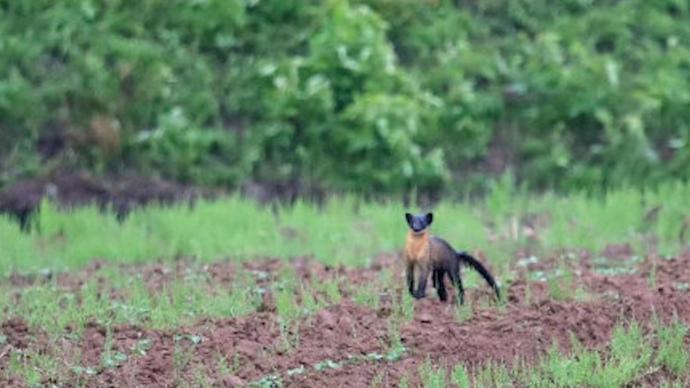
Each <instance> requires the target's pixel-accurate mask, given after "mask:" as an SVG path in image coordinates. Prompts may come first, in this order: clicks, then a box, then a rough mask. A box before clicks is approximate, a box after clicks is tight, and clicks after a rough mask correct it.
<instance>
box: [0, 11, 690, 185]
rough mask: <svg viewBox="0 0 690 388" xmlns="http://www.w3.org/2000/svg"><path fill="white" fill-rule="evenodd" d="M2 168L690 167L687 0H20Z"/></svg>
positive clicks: (576, 175) (192, 177) (615, 179)
mask: <svg viewBox="0 0 690 388" xmlns="http://www.w3.org/2000/svg"><path fill="white" fill-rule="evenodd" d="M0 35H2V37H3V39H2V41H1V42H0V184H3V183H8V182H11V181H12V180H14V179H16V178H17V177H21V176H25V175H31V174H35V173H38V172H40V171H42V170H43V169H45V168H46V167H45V166H50V165H52V164H62V165H64V164H67V165H72V166H87V167H88V168H91V169H93V170H94V171H96V172H109V171H110V172H112V171H119V170H122V169H133V170H137V171H142V172H144V173H151V174H160V175H162V176H164V177H166V178H168V179H173V180H178V181H183V182H191V183H197V184H206V185H225V186H228V187H237V186H238V185H240V184H242V183H244V182H250V181H253V182H286V183H290V182H293V183H294V182H297V183H296V184H306V185H320V186H322V187H324V188H327V189H330V190H348V191H349V190H355V191H358V192H364V193H400V192H405V191H409V190H411V189H418V190H423V191H440V190H449V191H451V192H466V191H468V190H477V189H479V190H481V189H483V188H485V187H486V185H487V183H488V182H489V179H487V175H488V176H489V177H491V176H497V175H500V174H502V173H504V172H506V171H511V172H512V173H514V175H515V178H516V182H517V183H520V184H524V185H526V186H528V187H531V188H535V189H556V190H570V189H582V188H592V187H595V188H600V187H611V186H620V185H630V184H634V185H638V184H639V185H643V184H644V185H646V184H655V183H658V182H660V181H662V180H665V179H669V178H688V176H689V175H690V168H688V166H690V152H689V151H690V145H689V144H688V140H690V139H689V137H690V127H689V126H690V109H688V107H689V106H690V45H689V44H688V43H689V42H690V3H688V2H687V1H684V0H630V1H625V2H620V1H611V0H564V1H558V2H553V1H547V0H529V1H528V0H487V1H481V2H478V1H467V0H464V1H463V0H461V1H444V0H426V1H419V0H352V1H349V2H348V1H343V0H329V1H316V0H299V1H297V0H193V1H189V0H185V1H183V0H152V1H132V0H111V1H95V0H91V1H90V0H79V1H78V0H74V1H54V0H23V1H10V0H0Z"/></svg>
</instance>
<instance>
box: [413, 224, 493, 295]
mask: <svg viewBox="0 0 690 388" xmlns="http://www.w3.org/2000/svg"><path fill="white" fill-rule="evenodd" d="M405 219H406V220H407V224H408V225H409V226H410V230H409V232H408V233H407V241H406V243H405V261H406V264H407V267H406V275H407V287H408V289H409V291H410V294H412V296H414V297H415V298H416V299H420V298H423V297H424V296H425V294H426V282H427V278H428V277H429V273H430V272H431V275H432V282H433V285H434V288H436V291H437V292H438V297H439V299H441V300H442V301H444V302H445V301H446V300H447V299H448V295H447V294H446V288H445V286H444V285H443V276H444V275H445V274H448V275H449V276H450V279H451V280H452V281H453V284H454V285H455V287H457V289H458V301H459V302H460V304H463V303H464V298H465V290H464V289H463V288H462V279H461V278H460V265H461V264H462V263H467V264H469V265H470V266H471V267H472V268H474V269H475V270H476V271H477V272H479V274H480V275H482V277H483V278H484V280H486V282H487V283H489V286H491V288H493V290H494V291H495V292H496V298H497V299H498V298H500V291H499V289H498V285H497V284H496V281H494V278H493V276H491V274H490V273H489V271H487V269H486V268H485V267H484V266H483V265H482V263H480V262H479V261H477V259H475V258H474V257H472V255H470V254H468V253H467V252H457V251H455V249H453V247H451V246H450V244H449V243H448V242H446V241H445V240H443V239H442V238H440V237H436V236H432V235H431V234H430V233H429V225H431V222H432V221H433V219H434V215H433V214H432V213H427V214H425V215H412V214H410V213H405ZM415 268H417V270H418V272H419V280H418V282H417V283H418V284H417V291H415V290H414V270H415Z"/></svg>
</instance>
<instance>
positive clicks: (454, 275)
mask: <svg viewBox="0 0 690 388" xmlns="http://www.w3.org/2000/svg"><path fill="white" fill-rule="evenodd" d="M450 278H451V280H452V281H453V285H454V286H455V287H457V289H458V303H459V304H464V303H465V289H464V288H463V287H462V278H461V277H460V266H459V265H454V266H453V268H451V270H450Z"/></svg>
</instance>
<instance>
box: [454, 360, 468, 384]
mask: <svg viewBox="0 0 690 388" xmlns="http://www.w3.org/2000/svg"><path fill="white" fill-rule="evenodd" d="M451 377H452V378H453V382H454V383H455V384H456V385H457V386H458V388H470V376H469V375H468V374H467V368H465V366H464V365H462V364H458V365H456V366H455V367H454V368H453V371H452V372H451Z"/></svg>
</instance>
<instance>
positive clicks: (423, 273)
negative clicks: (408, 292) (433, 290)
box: [412, 265, 429, 299]
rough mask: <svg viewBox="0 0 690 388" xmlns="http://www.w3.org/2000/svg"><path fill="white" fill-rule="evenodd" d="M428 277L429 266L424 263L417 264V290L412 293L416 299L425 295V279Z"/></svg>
mask: <svg viewBox="0 0 690 388" xmlns="http://www.w3.org/2000/svg"><path fill="white" fill-rule="evenodd" d="M428 277H429V268H427V266H425V265H420V266H419V280H418V281H417V292H415V293H414V294H412V296H414V297H415V298H416V299H421V298H423V297H424V296H425V295H426V281H427V278H428Z"/></svg>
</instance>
